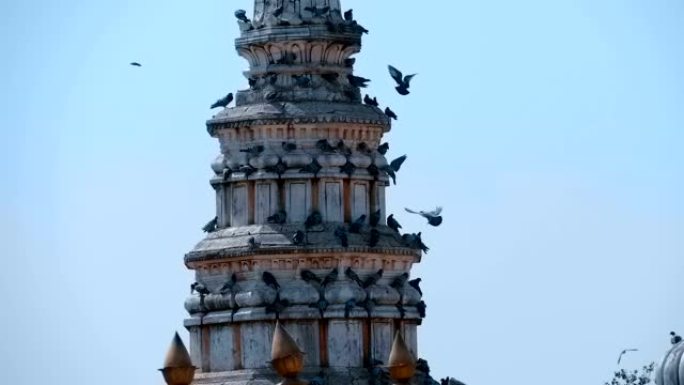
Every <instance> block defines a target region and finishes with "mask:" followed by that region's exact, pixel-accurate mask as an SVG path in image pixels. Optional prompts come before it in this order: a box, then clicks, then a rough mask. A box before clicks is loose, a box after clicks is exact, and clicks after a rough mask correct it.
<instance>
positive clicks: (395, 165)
mask: <svg viewBox="0 0 684 385" xmlns="http://www.w3.org/2000/svg"><path fill="white" fill-rule="evenodd" d="M406 158H407V156H406V155H402V156H400V157H398V158H397V159H394V160H393V161H392V162H390V164H388V165H386V166H384V167H382V171H384V172H385V173H386V174H387V175H389V176H390V178H392V182H393V183H394V184H395V185H396V184H397V174H396V173H397V172H399V170H400V169H401V165H402V164H404V162H405V161H406Z"/></svg>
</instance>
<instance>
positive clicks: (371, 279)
mask: <svg viewBox="0 0 684 385" xmlns="http://www.w3.org/2000/svg"><path fill="white" fill-rule="evenodd" d="M384 272H385V271H384V270H383V269H380V270H378V271H376V272H375V273H373V274H371V275H369V276H368V278H366V279H365V280H364V281H363V287H364V288H368V287H371V286H373V285H375V284H376V283H378V281H379V280H380V278H382V275H383V274H384Z"/></svg>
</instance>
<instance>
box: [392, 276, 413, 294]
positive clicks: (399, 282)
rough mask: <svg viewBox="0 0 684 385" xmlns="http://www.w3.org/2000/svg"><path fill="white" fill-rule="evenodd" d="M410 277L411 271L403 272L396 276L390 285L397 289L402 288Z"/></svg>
mask: <svg viewBox="0 0 684 385" xmlns="http://www.w3.org/2000/svg"><path fill="white" fill-rule="evenodd" d="M408 278H409V273H403V274H401V275H400V276H398V277H396V278H394V280H393V281H392V283H391V284H390V286H391V287H393V288H394V289H396V290H401V289H402V288H403V287H404V285H406V282H407V281H408Z"/></svg>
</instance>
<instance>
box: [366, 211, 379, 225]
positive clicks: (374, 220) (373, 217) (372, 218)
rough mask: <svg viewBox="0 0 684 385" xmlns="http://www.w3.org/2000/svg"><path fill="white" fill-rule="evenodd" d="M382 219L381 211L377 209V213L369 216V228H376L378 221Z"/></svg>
mask: <svg viewBox="0 0 684 385" xmlns="http://www.w3.org/2000/svg"><path fill="white" fill-rule="evenodd" d="M381 218H382V209H378V210H377V211H375V212H373V213H371V215H370V221H369V223H370V226H371V227H377V226H378V224H379V223H380V219H381Z"/></svg>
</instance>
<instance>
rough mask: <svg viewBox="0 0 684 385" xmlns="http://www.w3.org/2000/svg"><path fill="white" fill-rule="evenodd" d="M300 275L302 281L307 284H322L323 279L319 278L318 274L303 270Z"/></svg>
mask: <svg viewBox="0 0 684 385" xmlns="http://www.w3.org/2000/svg"><path fill="white" fill-rule="evenodd" d="M299 275H300V276H301V277H302V279H303V280H304V282H306V283H312V282H315V283H318V284H320V283H321V279H320V278H318V276H317V275H316V274H314V273H313V272H312V271H311V270H306V269H305V270H302V271H300V272H299Z"/></svg>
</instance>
